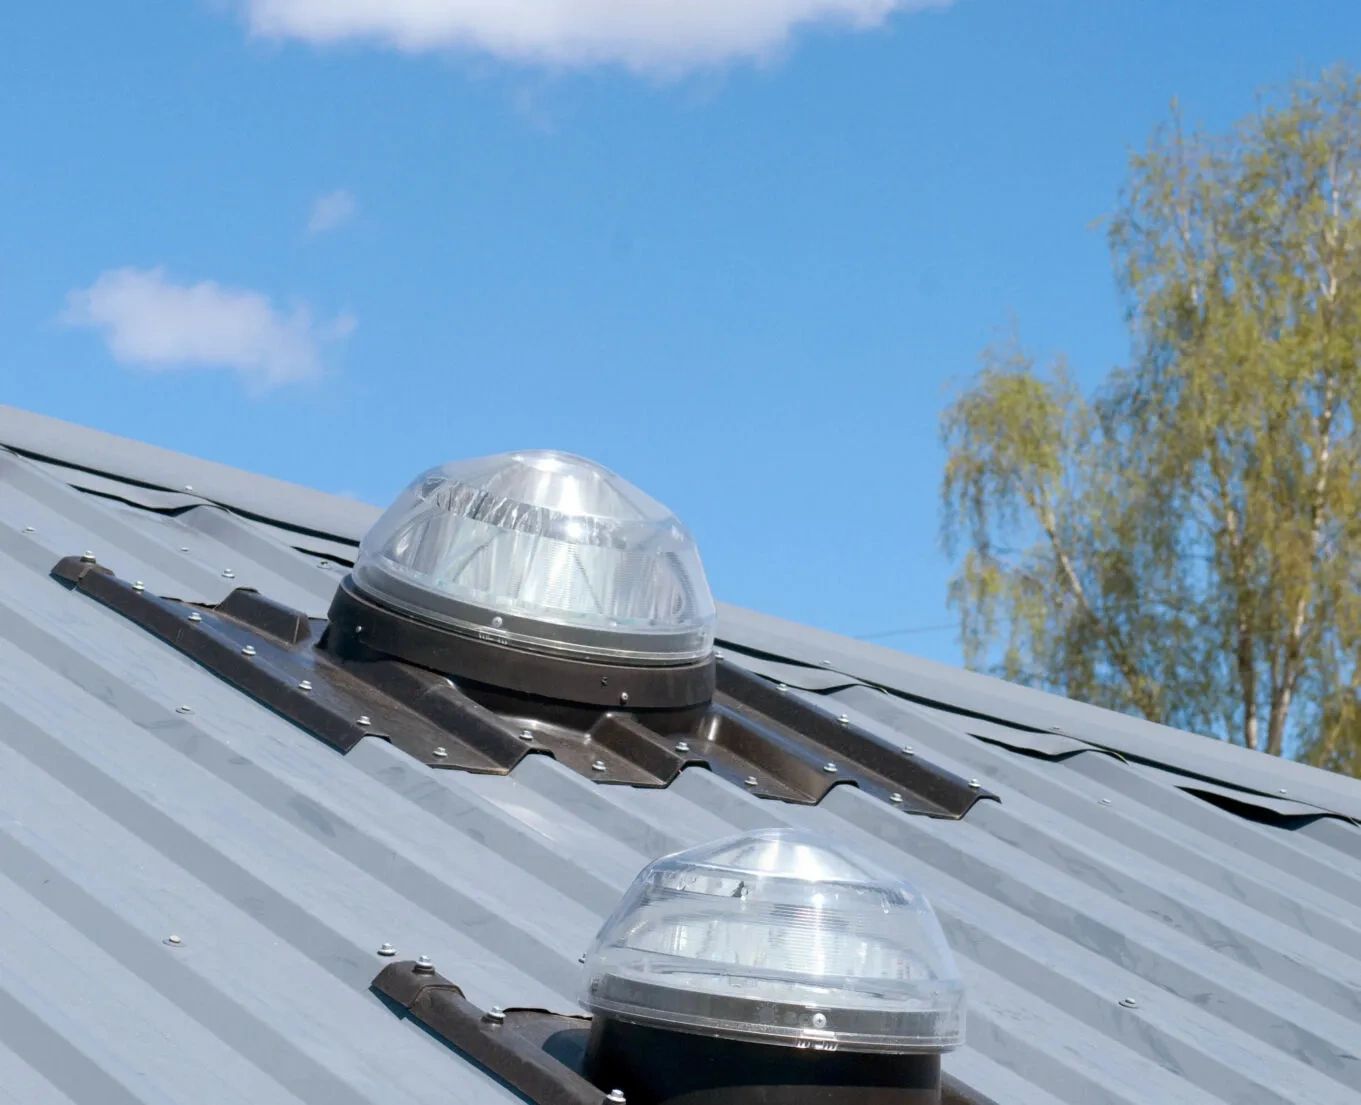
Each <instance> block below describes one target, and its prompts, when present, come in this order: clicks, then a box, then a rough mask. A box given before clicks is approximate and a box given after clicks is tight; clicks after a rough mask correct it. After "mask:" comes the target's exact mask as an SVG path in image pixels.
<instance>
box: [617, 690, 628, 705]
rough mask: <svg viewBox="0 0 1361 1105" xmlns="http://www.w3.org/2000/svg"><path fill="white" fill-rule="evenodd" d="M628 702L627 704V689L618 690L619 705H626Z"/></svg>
mask: <svg viewBox="0 0 1361 1105" xmlns="http://www.w3.org/2000/svg"><path fill="white" fill-rule="evenodd" d="M628 704H629V693H628V691H620V692H619V705H621V706H627V705H628Z"/></svg>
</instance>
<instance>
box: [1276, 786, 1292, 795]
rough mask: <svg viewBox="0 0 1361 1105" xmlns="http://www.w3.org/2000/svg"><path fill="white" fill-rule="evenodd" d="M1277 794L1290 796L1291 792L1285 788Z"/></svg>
mask: <svg viewBox="0 0 1361 1105" xmlns="http://www.w3.org/2000/svg"><path fill="white" fill-rule="evenodd" d="M1277 793H1278V794H1289V793H1290V792H1289V791H1288V790H1286V789H1285V787H1281V789H1280V790H1279V791H1278V792H1277Z"/></svg>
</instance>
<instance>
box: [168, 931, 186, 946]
mask: <svg viewBox="0 0 1361 1105" xmlns="http://www.w3.org/2000/svg"><path fill="white" fill-rule="evenodd" d="M165 942H166V943H167V944H169V945H170V946H171V947H172V948H178V947H179V946H180V945H181V944H183V943H184V941H183V940H181V939H180V938H179V936H178V935H176V934H175V933H173V932H172V933H171V934H170V935H169V936H167V937H166V938H165Z"/></svg>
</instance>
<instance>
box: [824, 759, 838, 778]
mask: <svg viewBox="0 0 1361 1105" xmlns="http://www.w3.org/2000/svg"><path fill="white" fill-rule="evenodd" d="M822 770H823V771H825V772H827V774H828V775H835V774H836V764H834V763H831V762H830V761H829V762H827V763H825V764H823V765H822Z"/></svg>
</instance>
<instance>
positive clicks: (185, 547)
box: [180, 545, 189, 552]
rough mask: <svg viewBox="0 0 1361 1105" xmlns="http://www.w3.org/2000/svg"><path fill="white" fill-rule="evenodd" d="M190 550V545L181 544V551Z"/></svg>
mask: <svg viewBox="0 0 1361 1105" xmlns="http://www.w3.org/2000/svg"><path fill="white" fill-rule="evenodd" d="M188 551H189V546H188V545H181V546H180V552H188Z"/></svg>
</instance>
